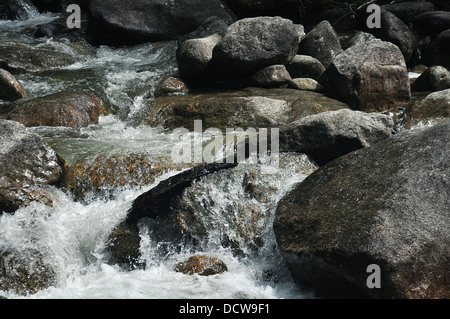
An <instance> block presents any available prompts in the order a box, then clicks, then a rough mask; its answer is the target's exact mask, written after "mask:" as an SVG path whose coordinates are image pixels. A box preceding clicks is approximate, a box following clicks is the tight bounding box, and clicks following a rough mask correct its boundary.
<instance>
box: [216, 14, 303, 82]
mask: <svg viewBox="0 0 450 319" xmlns="http://www.w3.org/2000/svg"><path fill="white" fill-rule="evenodd" d="M298 44H299V36H298V32H297V30H296V28H295V25H294V23H292V21H291V20H288V19H283V18H280V17H256V18H246V19H242V20H238V21H236V22H235V23H233V24H232V25H230V26H229V27H228V30H227V33H226V34H225V36H224V37H223V38H222V40H220V42H219V43H218V44H217V45H216V47H215V48H214V51H213V60H214V63H215V66H216V68H217V70H218V72H219V73H220V74H222V75H223V76H226V77H228V76H230V77H231V76H232V77H234V76H239V75H246V74H248V73H250V72H253V71H256V70H259V69H262V68H265V67H267V66H270V65H274V64H287V63H289V62H290V61H291V60H292V59H293V58H294V56H295V54H296V52H297V50H298Z"/></svg>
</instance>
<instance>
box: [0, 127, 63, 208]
mask: <svg viewBox="0 0 450 319" xmlns="http://www.w3.org/2000/svg"><path fill="white" fill-rule="evenodd" d="M0 146H1V147H0V162H1V163H2V165H1V166H0V176H1V178H0V212H2V211H6V212H14V211H15V210H16V209H18V208H19V207H20V206H23V205H27V204H28V203H30V202H32V201H40V202H43V203H46V204H51V202H52V200H51V196H50V195H49V193H48V192H46V190H45V186H46V185H57V184H59V183H60V182H61V180H62V178H63V176H64V172H65V169H66V166H65V163H64V160H63V159H62V158H61V157H59V156H58V154H57V153H56V152H55V151H54V150H53V149H52V148H50V146H48V145H47V143H45V142H44V141H43V139H42V138H41V137H40V136H39V135H37V134H34V133H31V132H29V131H28V130H27V128H26V127H25V126H23V125H22V124H20V123H17V122H13V121H6V120H0Z"/></svg>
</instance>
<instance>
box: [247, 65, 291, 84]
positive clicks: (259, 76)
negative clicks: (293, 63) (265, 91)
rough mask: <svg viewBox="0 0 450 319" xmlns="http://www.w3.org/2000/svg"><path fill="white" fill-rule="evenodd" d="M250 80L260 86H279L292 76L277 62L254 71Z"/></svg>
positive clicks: (286, 82)
mask: <svg viewBox="0 0 450 319" xmlns="http://www.w3.org/2000/svg"><path fill="white" fill-rule="evenodd" d="M251 80H252V82H253V84H254V85H256V86H260V87H280V86H282V85H285V84H288V83H289V81H291V80H292V78H291V76H290V74H289V72H288V71H287V70H286V67H285V66H284V65H282V64H277V65H271V66H268V67H266V68H264V69H262V70H259V71H257V72H255V73H254V74H253V75H252V76H251Z"/></svg>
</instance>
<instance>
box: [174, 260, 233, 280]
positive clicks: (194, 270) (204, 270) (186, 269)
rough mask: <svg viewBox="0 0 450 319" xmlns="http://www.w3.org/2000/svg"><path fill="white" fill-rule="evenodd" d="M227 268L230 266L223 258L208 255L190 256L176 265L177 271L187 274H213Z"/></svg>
mask: <svg viewBox="0 0 450 319" xmlns="http://www.w3.org/2000/svg"><path fill="white" fill-rule="evenodd" d="M227 270H228V267H227V265H226V264H225V263H224V262H223V261H222V260H220V259H218V258H216V257H212V256H207V255H198V256H192V257H189V258H188V259H187V260H185V261H181V262H179V263H178V264H177V265H176V266H175V271H176V272H181V273H183V274H186V275H193V274H198V275H200V276H211V275H217V274H221V273H223V272H225V271H227Z"/></svg>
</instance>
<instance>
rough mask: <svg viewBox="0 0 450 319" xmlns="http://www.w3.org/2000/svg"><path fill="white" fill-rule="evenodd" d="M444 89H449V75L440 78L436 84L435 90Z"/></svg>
mask: <svg viewBox="0 0 450 319" xmlns="http://www.w3.org/2000/svg"><path fill="white" fill-rule="evenodd" d="M446 89H450V76H447V77H445V78H443V79H441V80H440V81H439V82H438V84H437V86H436V90H438V91H440V90H446Z"/></svg>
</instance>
